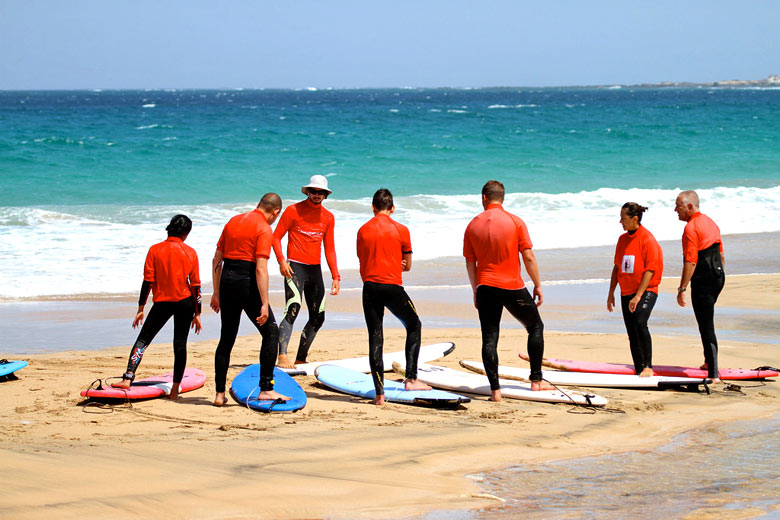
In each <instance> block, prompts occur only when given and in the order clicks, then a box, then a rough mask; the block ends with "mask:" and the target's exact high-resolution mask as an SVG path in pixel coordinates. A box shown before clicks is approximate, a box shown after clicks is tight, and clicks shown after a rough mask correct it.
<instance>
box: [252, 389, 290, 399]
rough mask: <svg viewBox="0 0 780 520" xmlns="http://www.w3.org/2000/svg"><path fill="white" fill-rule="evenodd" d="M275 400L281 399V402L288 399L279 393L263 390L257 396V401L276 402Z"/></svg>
mask: <svg viewBox="0 0 780 520" xmlns="http://www.w3.org/2000/svg"><path fill="white" fill-rule="evenodd" d="M277 399H281V400H282V401H289V400H290V398H289V397H287V396H286V395H282V394H280V393H279V392H274V391H273V390H263V391H262V392H260V393H259V394H258V395H257V400H258V401H276V400H277Z"/></svg>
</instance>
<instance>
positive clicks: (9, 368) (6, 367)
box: [0, 359, 27, 379]
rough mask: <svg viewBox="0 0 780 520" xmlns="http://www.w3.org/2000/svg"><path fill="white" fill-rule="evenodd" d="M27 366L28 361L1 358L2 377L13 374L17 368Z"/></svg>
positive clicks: (0, 372)
mask: <svg viewBox="0 0 780 520" xmlns="http://www.w3.org/2000/svg"><path fill="white" fill-rule="evenodd" d="M26 366H27V361H8V360H7V359H2V360H0V377H4V376H7V375H10V374H13V373H14V372H16V371H17V370H21V369H22V368H24V367H26ZM11 379H13V378H11Z"/></svg>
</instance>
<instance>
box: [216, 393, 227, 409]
mask: <svg viewBox="0 0 780 520" xmlns="http://www.w3.org/2000/svg"><path fill="white" fill-rule="evenodd" d="M226 404H227V397H225V392H217V395H216V396H214V406H225V405H226Z"/></svg>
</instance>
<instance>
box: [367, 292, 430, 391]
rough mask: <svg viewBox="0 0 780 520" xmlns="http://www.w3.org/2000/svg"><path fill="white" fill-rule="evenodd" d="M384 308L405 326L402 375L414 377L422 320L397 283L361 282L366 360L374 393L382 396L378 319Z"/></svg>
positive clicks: (379, 320)
mask: <svg viewBox="0 0 780 520" xmlns="http://www.w3.org/2000/svg"><path fill="white" fill-rule="evenodd" d="M385 307H387V309H388V310H389V311H390V312H391V313H393V315H394V316H395V317H396V318H398V319H399V320H400V321H401V323H402V324H403V326H404V327H405V328H406V346H405V351H406V378H407V379H417V358H418V357H419V356H420V336H421V331H422V323H420V318H419V317H418V316H417V311H416V310H415V308H414V304H413V303H412V300H411V299H410V298H409V296H408V295H407V294H406V291H405V290H404V288H403V287H401V286H400V285H392V284H384V283H374V282H365V283H364V284H363V314H364V315H365V317H366V327H367V328H368V362H369V364H370V366H371V377H372V378H373V379H374V388H375V389H376V394H377V395H384V393H385V390H384V372H385V365H384V360H383V359H382V353H383V352H382V350H383V346H384V334H383V326H382V320H383V318H384V314H385Z"/></svg>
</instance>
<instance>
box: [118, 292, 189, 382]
mask: <svg viewBox="0 0 780 520" xmlns="http://www.w3.org/2000/svg"><path fill="white" fill-rule="evenodd" d="M171 316H173V382H174V383H181V380H182V378H183V377H184V368H185V367H186V366H187V336H189V334H190V325H191V324H192V318H193V317H195V302H194V301H193V300H192V298H185V299H183V300H182V301H180V302H155V303H154V304H153V305H152V308H151V310H150V311H149V315H148V316H147V317H146V321H145V322H144V324H143V326H142V327H141V332H139V333H138V338H137V339H136V340H135V343H134V344H133V348H132V349H130V359H129V360H128V361H127V371H126V372H125V374H124V376H122V377H123V378H124V379H130V380H131V381H132V380H133V379H134V378H135V372H136V370H138V365H140V364H141V358H143V357H144V351H145V350H146V347H147V346H149V344H150V343H151V342H152V340H153V339H154V337H155V336H156V335H157V333H158V332H160V329H162V328H163V326H164V325H165V324H166V323H168V320H169V319H171Z"/></svg>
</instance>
